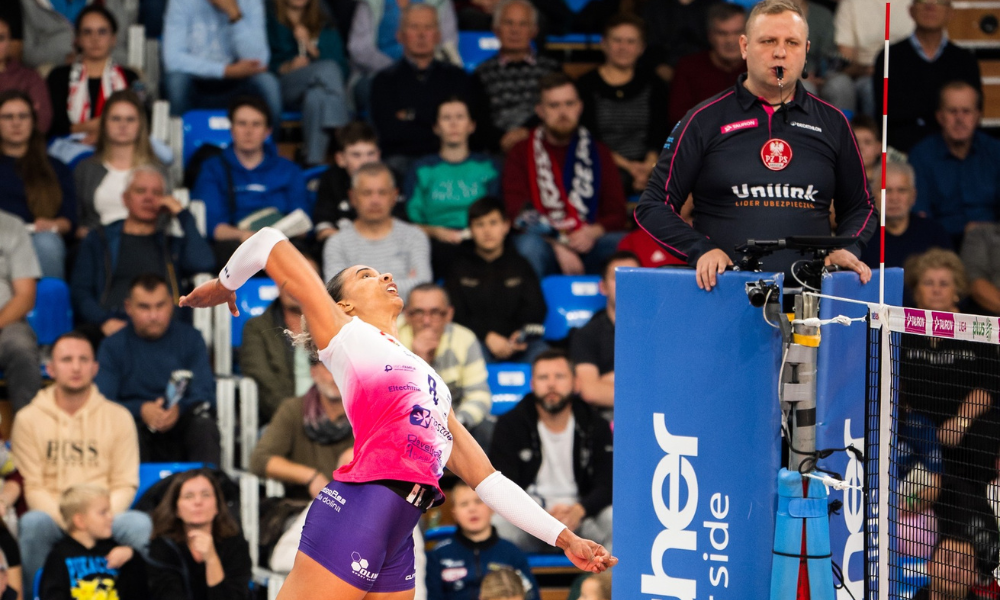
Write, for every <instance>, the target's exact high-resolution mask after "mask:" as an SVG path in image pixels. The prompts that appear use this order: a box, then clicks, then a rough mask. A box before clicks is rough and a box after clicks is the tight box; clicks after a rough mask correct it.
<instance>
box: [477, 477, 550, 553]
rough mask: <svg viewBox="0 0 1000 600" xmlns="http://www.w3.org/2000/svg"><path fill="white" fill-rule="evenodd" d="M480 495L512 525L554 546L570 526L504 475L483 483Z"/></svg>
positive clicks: (488, 478) (478, 490) (479, 488)
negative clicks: (546, 510)
mask: <svg viewBox="0 0 1000 600" xmlns="http://www.w3.org/2000/svg"><path fill="white" fill-rule="evenodd" d="M476 493H477V494H479V497H480V498H482V499H483V502H485V503H486V505H487V506H489V507H490V508H492V509H493V510H494V511H495V512H496V513H497V514H499V515H500V516H501V517H503V518H505V519H507V520H508V521H510V522H511V524H513V525H515V526H517V527H519V528H521V529H523V530H524V531H526V532H528V533H530V534H531V535H533V536H535V537H536V538H538V539H540V540H542V541H543V542H545V543H546V544H549V545H551V546H555V545H556V538H558V537H559V534H560V533H562V530H563V529H566V526H565V525H563V524H562V523H560V522H559V520H558V519H556V518H555V517H553V516H552V515H550V514H549V513H547V512H545V509H544V508H542V507H541V506H539V505H538V503H537V502H535V501H534V500H532V499H531V496H529V495H528V494H527V493H525V491H524V490H522V489H521V488H519V487H518V486H517V484H515V483H514V482H513V481H511V480H510V479H507V478H506V477H504V475H503V474H502V473H500V471H494V472H493V473H491V474H490V476H489V477H487V478H486V479H484V480H483V481H482V482H480V484H479V487H477V488H476Z"/></svg>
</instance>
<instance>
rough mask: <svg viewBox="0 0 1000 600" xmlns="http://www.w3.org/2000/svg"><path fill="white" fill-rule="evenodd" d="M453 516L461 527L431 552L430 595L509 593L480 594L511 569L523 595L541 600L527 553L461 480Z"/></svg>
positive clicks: (470, 599)
mask: <svg viewBox="0 0 1000 600" xmlns="http://www.w3.org/2000/svg"><path fill="white" fill-rule="evenodd" d="M451 500H452V502H453V508H452V516H454V517H455V524H456V525H457V526H458V529H457V530H456V531H455V537H453V538H450V539H446V540H444V541H442V542H441V543H440V544H438V545H437V546H435V547H434V550H432V551H431V552H430V553H429V554H428V555H427V600H476V599H477V598H487V597H488V598H504V599H506V598H508V597H510V596H513V594H507V595H489V596H485V595H481V594H480V588H482V591H483V593H485V592H487V591H489V590H488V585H487V580H488V579H489V577H490V576H491V575H492V574H493V573H495V572H498V570H507V571H510V573H512V574H513V576H512V577H513V578H514V579H516V583H517V587H518V588H519V589H520V592H519V593H520V594H521V595H520V596H515V597H516V598H518V599H519V600H537V599H538V584H537V583H536V582H535V579H534V576H532V574H531V569H530V567H529V566H528V559H527V558H525V556H524V554H523V553H522V552H521V551H520V550H518V549H517V547H516V546H515V545H514V544H512V543H510V542H508V541H507V540H502V539H500V538H499V537H498V536H497V532H496V530H495V529H494V528H493V525H491V524H490V517H491V516H492V514H493V511H492V510H490V508H489V507H488V506H486V504H485V503H483V501H482V500H481V499H480V498H479V496H478V495H477V494H476V491H475V490H473V489H472V488H471V487H469V486H468V485H467V484H466V483H464V482H461V481H460V482H459V483H458V484H457V485H456V486H455V488H454V489H453V490H452V492H451Z"/></svg>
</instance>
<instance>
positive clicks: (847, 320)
mask: <svg viewBox="0 0 1000 600" xmlns="http://www.w3.org/2000/svg"><path fill="white" fill-rule="evenodd" d="M865 320H867V317H855V318H853V319H852V318H851V317H848V316H845V315H837V316H836V317H834V318H832V319H818V318H816V317H811V318H809V319H795V320H794V321H792V324H793V325H805V326H806V327H821V326H823V325H850V324H851V323H854V322H861V321H865Z"/></svg>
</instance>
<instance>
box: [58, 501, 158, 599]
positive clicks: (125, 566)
mask: <svg viewBox="0 0 1000 600" xmlns="http://www.w3.org/2000/svg"><path fill="white" fill-rule="evenodd" d="M59 513H60V514H61V515H62V518H63V521H64V522H65V523H66V527H67V530H68V531H67V533H66V536H65V537H64V538H63V539H62V540H60V541H59V542H58V543H57V544H56V545H55V546H54V547H53V548H52V551H51V552H50V553H49V557H48V559H47V560H46V561H45V568H44V570H43V571H42V581H41V584H40V585H39V588H38V597H39V599H40V600H71V599H75V598H98V597H101V598H119V599H120V600H131V599H133V598H134V599H136V600H144V599H145V598H146V597H147V596H148V595H149V590H148V588H147V585H146V571H145V564H144V563H143V562H142V558H140V557H138V556H136V555H135V552H134V551H133V550H132V548H129V547H128V546H122V545H119V544H118V543H117V542H115V541H114V540H113V539H111V523H112V520H113V518H114V515H112V514H111V497H110V495H109V494H108V491H107V490H106V489H104V488H103V487H100V486H96V485H90V484H80V485H74V486H72V487H70V488H69V489H67V490H66V491H65V492H63V493H62V496H61V497H60V498H59Z"/></svg>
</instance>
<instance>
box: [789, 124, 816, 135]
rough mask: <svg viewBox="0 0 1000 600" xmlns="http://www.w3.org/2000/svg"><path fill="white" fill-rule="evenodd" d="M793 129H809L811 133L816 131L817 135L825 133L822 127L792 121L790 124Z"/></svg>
mask: <svg viewBox="0 0 1000 600" xmlns="http://www.w3.org/2000/svg"><path fill="white" fill-rule="evenodd" d="M789 125H791V126H792V127H801V128H802V129H808V130H809V131H815V132H816V133H823V129H822V128H821V127H816V126H815V125H810V124H808V123H800V122H798V121H792V122H791V123H789Z"/></svg>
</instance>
